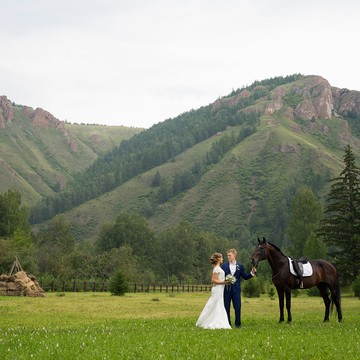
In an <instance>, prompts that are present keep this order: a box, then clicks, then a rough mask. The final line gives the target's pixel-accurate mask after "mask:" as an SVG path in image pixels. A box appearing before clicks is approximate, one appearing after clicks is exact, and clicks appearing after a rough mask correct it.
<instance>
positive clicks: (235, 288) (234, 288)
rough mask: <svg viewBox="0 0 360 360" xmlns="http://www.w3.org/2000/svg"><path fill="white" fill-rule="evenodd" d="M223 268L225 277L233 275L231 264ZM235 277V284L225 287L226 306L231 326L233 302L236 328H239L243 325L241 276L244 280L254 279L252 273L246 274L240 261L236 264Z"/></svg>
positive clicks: (227, 263) (223, 265)
mask: <svg viewBox="0 0 360 360" xmlns="http://www.w3.org/2000/svg"><path fill="white" fill-rule="evenodd" d="M221 268H222V269H223V270H224V271H225V276H226V275H229V274H231V272H230V264H229V262H226V263H223V264H222V265H221ZM234 276H235V277H236V282H235V284H232V285H225V289H224V306H225V310H226V312H227V315H228V319H229V324H230V325H231V320H230V303H231V301H232V303H233V307H234V310H235V326H236V327H239V326H240V325H241V284H240V276H241V277H242V278H243V279H244V280H248V279H250V278H252V274H251V273H248V274H247V273H246V272H245V270H244V266H243V265H242V264H240V263H239V262H238V261H237V262H236V271H235V274H234Z"/></svg>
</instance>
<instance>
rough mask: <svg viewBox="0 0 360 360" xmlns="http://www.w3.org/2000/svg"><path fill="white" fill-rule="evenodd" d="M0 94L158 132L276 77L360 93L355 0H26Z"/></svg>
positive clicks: (9, 44)
mask: <svg viewBox="0 0 360 360" xmlns="http://www.w3.org/2000/svg"><path fill="white" fill-rule="evenodd" d="M3 8H4V9H2V18H3V21H2V24H1V25H0V35H1V38H2V49H3V51H2V56H1V58H0V75H1V79H2V88H1V89H0V93H1V94H3V95H6V96H8V97H9V98H10V100H12V101H14V102H16V103H20V104H24V105H29V106H32V107H42V108H44V109H46V110H48V111H50V112H51V113H52V114H53V115H54V116H56V117H58V118H59V119H61V120H67V121H70V122H78V123H80V122H84V123H101V124H115V125H125V126H137V127H150V126H151V125H152V124H154V123H157V122H160V121H163V120H165V119H167V118H170V117H175V116H177V115H179V114H180V113H183V112H185V111H188V110H190V109H193V108H195V109H196V108H198V107H200V106H203V105H207V104H209V103H210V102H212V101H214V100H216V98H217V97H219V96H224V95H227V94H229V93H230V92H231V91H232V90H233V89H237V88H240V87H242V86H246V85H249V84H251V83H252V82H253V81H255V80H263V79H265V78H269V77H274V76H280V75H282V76H286V75H290V74H294V73H302V74H305V75H311V74H315V75H321V76H323V77H324V78H326V79H327V80H329V81H330V83H331V85H333V86H338V87H347V88H349V89H360V84H359V81H360V79H359V77H358V76H357V64H358V63H359V58H358V57H359V55H358V54H357V52H355V48H356V46H357V45H356V44H357V21H358V20H357V19H358V18H359V15H360V13H359V12H360V5H358V3H357V2H355V1H343V2H341V3H338V2H337V1H331V0H330V1H324V0H321V1H317V2H312V1H309V0H305V1H301V2H295V3H294V2H289V1H280V0H275V1H271V2H269V1H265V0H261V1H235V0H229V1H226V2H219V1H213V0H208V1H205V0H204V1H199V0H193V1H189V0H183V1H181V2H180V1H171V0H169V1H165V0H154V1H152V2H147V1H141V0H133V1H123V0H120V1H116V0H113V1H110V0H103V1H99V0H88V1H85V0H77V1H68V0H65V1H61V2H55V1H45V0H44V1H40V0H33V1H31V2H28V1H25V0H18V1H15V2H9V3H8V4H7V5H6V6H4V7H3Z"/></svg>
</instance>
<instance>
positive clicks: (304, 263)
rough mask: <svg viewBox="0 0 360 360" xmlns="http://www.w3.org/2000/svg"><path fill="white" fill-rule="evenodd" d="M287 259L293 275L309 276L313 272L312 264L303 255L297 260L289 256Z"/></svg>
mask: <svg viewBox="0 0 360 360" xmlns="http://www.w3.org/2000/svg"><path fill="white" fill-rule="evenodd" d="M288 259H289V266H290V272H291V274H293V275H295V276H298V275H300V276H302V277H307V276H311V275H312V274H313V269H312V266H311V264H310V263H309V261H308V260H307V258H306V257H305V256H303V257H301V258H300V259H299V260H296V259H293V258H291V257H289V258H288ZM294 267H296V269H294ZM296 270H297V271H296Z"/></svg>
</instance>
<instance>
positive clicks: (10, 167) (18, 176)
mask: <svg viewBox="0 0 360 360" xmlns="http://www.w3.org/2000/svg"><path fill="white" fill-rule="evenodd" d="M8 104H10V105H9V106H11V111H12V114H13V117H12V119H11V122H10V121H9V122H7V123H6V124H5V126H4V127H3V128H0V143H1V147H0V192H5V191H7V190H8V189H13V188H16V189H18V190H20V192H21V193H22V199H23V202H24V204H25V205H27V206H32V205H33V204H34V203H36V202H37V201H39V200H40V199H41V198H43V197H44V196H49V195H52V194H54V193H56V192H58V191H61V190H63V189H65V188H66V186H67V184H68V183H69V182H71V181H72V180H73V178H74V175H75V174H76V173H79V172H81V171H84V170H85V169H86V168H87V167H88V166H90V165H91V164H92V163H93V162H94V161H95V160H96V159H97V158H98V157H99V156H100V155H103V154H104V153H106V152H107V151H109V150H111V149H112V148H113V147H115V146H116V145H118V144H119V143H120V142H121V141H122V140H124V139H128V138H130V137H132V136H133V135H134V134H136V133H138V132H140V131H141V130H142V129H138V128H126V127H121V126H119V127H115V126H111V127H110V126H100V125H76V124H66V123H64V122H61V121H59V120H57V119H56V118H54V117H52V116H51V114H49V113H47V112H45V111H43V110H41V109H37V110H33V109H31V108H28V107H24V106H20V105H15V104H11V103H10V102H8Z"/></svg>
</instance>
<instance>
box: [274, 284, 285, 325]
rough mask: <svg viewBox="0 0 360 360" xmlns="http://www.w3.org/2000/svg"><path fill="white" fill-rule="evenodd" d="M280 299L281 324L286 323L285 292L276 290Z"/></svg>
mask: <svg viewBox="0 0 360 360" xmlns="http://www.w3.org/2000/svg"><path fill="white" fill-rule="evenodd" d="M276 290H277V293H278V298H279V309H280V319H279V323H282V322H283V321H284V290H281V289H279V288H276Z"/></svg>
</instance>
